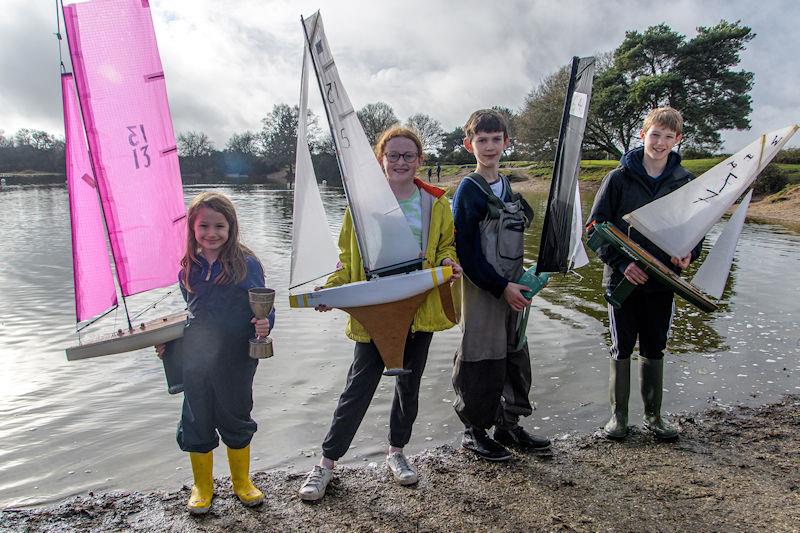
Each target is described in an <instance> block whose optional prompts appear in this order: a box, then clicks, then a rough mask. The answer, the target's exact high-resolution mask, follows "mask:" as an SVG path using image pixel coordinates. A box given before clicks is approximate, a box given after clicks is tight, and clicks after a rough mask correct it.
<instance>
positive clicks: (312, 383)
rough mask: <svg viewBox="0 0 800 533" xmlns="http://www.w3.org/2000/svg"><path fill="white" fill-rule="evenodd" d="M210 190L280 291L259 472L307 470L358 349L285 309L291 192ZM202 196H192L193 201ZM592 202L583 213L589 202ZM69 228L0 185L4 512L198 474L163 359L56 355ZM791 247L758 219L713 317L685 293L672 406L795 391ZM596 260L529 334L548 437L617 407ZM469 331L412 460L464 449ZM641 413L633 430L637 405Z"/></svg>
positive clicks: (263, 391)
mask: <svg viewBox="0 0 800 533" xmlns="http://www.w3.org/2000/svg"><path fill="white" fill-rule="evenodd" d="M217 189H218V190H221V191H222V192H224V193H225V194H228V195H229V196H230V197H231V198H232V199H233V201H234V203H235V204H236V206H237V211H238V213H239V216H240V220H241V228H242V237H243V240H244V241H245V243H246V244H247V245H248V246H250V247H251V248H253V250H255V252H256V253H257V254H258V255H259V257H260V258H261V259H262V261H263V262H264V264H265V266H266V270H267V276H268V284H269V285H270V286H272V287H275V288H276V289H277V290H278V291H279V293H280V296H279V298H278V300H277V301H276V307H277V310H278V320H279V322H278V326H277V328H276V329H275V330H274V332H273V334H272V338H273V340H274V342H275V352H276V356H275V357H274V358H272V359H270V360H267V361H264V362H263V363H262V364H261V365H260V366H259V371H258V374H257V375H256V382H255V387H254V399H255V408H254V413H253V416H254V418H255V419H256V420H257V421H258V423H259V431H258V433H257V434H256V436H255V438H254V441H253V457H254V459H253V464H254V468H256V469H266V468H273V467H278V466H280V467H288V468H291V469H296V470H304V469H306V468H308V467H309V466H310V465H311V464H312V463H314V462H316V461H317V460H318V457H317V456H316V455H318V454H319V451H320V449H319V446H320V443H321V441H322V439H323V437H324V435H325V432H326V431H327V428H328V424H329V423H330V417H331V415H332V413H333V409H334V407H335V404H336V400H337V398H338V395H339V394H340V392H341V390H342V388H343V385H344V379H345V373H346V370H347V366H348V365H349V363H350V359H351V357H352V343H351V342H350V341H349V340H347V339H346V337H345V336H344V334H343V331H344V326H345V323H346V321H347V316H346V315H345V314H344V313H341V312H337V311H334V312H331V313H324V314H320V313H315V312H313V311H311V310H307V309H298V310H292V309H289V308H288V305H287V298H286V294H287V285H288V277H289V274H288V269H289V257H290V248H291V235H290V228H291V216H292V191H291V190H288V189H281V190H276V189H269V188H266V187H263V186H230V185H224V186H221V187H218V188H217ZM200 190H203V189H201V188H200V187H198V186H192V187H187V188H186V191H185V192H186V197H187V199H188V198H191V197H192V196H193V195H194V194H196V193H197V192H199V191H200ZM321 192H322V195H323V202H324V204H325V206H326V209H327V210H328V217H329V220H330V224H331V227H330V231H331V234H332V235H334V236H335V235H337V233H338V228H339V225H340V223H341V218H342V214H343V212H344V207H345V202H344V197H343V195H342V191H341V190H340V189H336V188H332V187H323V188H321ZM529 201H531V204H532V205H533V206H534V208H536V210H537V213H539V216H537V220H536V221H535V224H534V226H533V228H532V229H531V230H530V231H529V237H528V239H527V241H528V248H527V250H526V251H527V257H528V259H529V260H530V261H533V260H535V258H536V255H537V252H538V248H537V247H538V235H539V232H540V231H541V229H540V228H541V226H540V225H541V221H542V217H541V213H543V212H544V203H545V197H544V195H533V196H531V197H529ZM584 201H585V205H584V212H588V210H589V207H590V203H591V198H589V197H587V198H585V199H584ZM68 224H69V215H68V212H67V197H66V189H65V188H64V187H63V186H60V187H59V186H46V187H3V188H2V189H0V225H1V227H2V228H3V244H4V246H3V247H2V249H0V357H2V364H3V370H2V372H0V390H2V392H3V394H2V396H0V439H2V441H3V446H2V447H0V506H8V505H31V504H36V503H41V502H47V501H53V500H57V499H59V498H63V497H65V496H68V495H71V494H76V493H80V492H85V491H88V490H95V491H99V490H106V489H133V490H150V489H156V488H177V487H179V486H180V484H181V483H185V482H187V481H188V480H189V479H190V477H191V474H190V471H189V468H188V462H187V460H186V457H184V454H182V453H181V452H180V451H179V450H178V449H177V446H176V445H175V441H174V431H175V426H176V424H177V421H178V415H179V412H180V402H181V397H180V396H170V395H168V394H167V392H166V386H165V382H164V377H163V371H162V369H161V366H160V363H159V362H158V360H157V359H156V358H155V357H154V355H153V352H152V350H140V351H139V352H135V353H132V354H126V355H118V356H108V357H103V358H98V359H93V360H87V361H78V362H72V363H67V362H66V360H65V358H64V352H63V348H64V347H65V346H67V345H68V344H69V343H71V342H72V341H74V338H75V337H74V304H73V294H72V267H71V257H70V237H69V227H68ZM718 231H719V230H718V228H714V230H713V231H712V233H711V235H710V236H709V239H708V241H709V242H708V244H710V243H711V242H713V241H714V239H715V238H716V235H717V234H718ZM798 244H800V238H799V237H798V235H797V234H795V233H793V232H790V231H786V230H784V229H783V228H780V227H777V226H770V225H762V224H747V225H746V226H745V230H744V233H743V235H742V239H741V241H740V244H739V252H738V254H737V258H736V260H735V262H734V269H733V272H732V276H731V279H730V280H729V281H728V285H727V287H726V289H725V293H724V296H723V299H724V301H725V304H724V305H723V306H722V307H721V308H720V310H718V311H717V312H715V313H711V314H704V313H701V312H699V311H696V310H695V308H694V307H691V306H688V305H687V304H684V303H682V302H680V301H679V305H678V316H677V317H676V320H675V328H674V331H673V338H672V339H671V341H670V344H669V350H670V354H669V355H668V357H667V363H668V367H667V372H666V379H665V388H666V389H667V390H668V392H667V394H665V406H666V408H667V409H668V410H670V411H677V410H685V409H702V408H704V407H705V406H706V405H707V403H708V402H709V401H716V402H722V403H740V402H746V401H753V402H761V401H766V400H768V399H770V398H773V397H777V396H778V395H780V394H783V393H786V392H795V393H796V392H798V391H800V384H799V383H798V381H797V379H796V376H797V372H798V371H800V346H799V344H798V343H799V341H798V333H797V331H798V330H800V320H798V304H797V303H796V296H795V291H794V290H793V289H791V287H790V285H789V282H788V280H792V279H795V278H796V272H797V270H798V266H800V265H798V262H800V246H798ZM590 257H591V258H592V262H591V263H590V264H589V265H588V266H587V267H585V268H583V269H581V270H580V274H581V276H583V279H582V280H581V279H578V278H577V277H575V276H571V275H567V276H556V277H555V278H554V279H553V280H552V282H551V284H550V286H549V287H548V288H546V289H545V290H544V291H542V293H541V296H540V297H537V299H536V301H535V307H534V309H533V312H532V314H531V319H530V322H529V325H528V328H529V329H528V339H529V341H530V345H531V352H532V355H533V365H534V369H533V370H534V388H533V394H532V396H533V400H534V401H535V403H536V405H537V410H536V412H535V413H534V414H533V416H532V417H531V418H530V419H529V420H528V421H526V422H525V423H526V424H527V425H528V426H529V427H531V428H534V427H536V428H540V429H541V431H543V432H546V433H549V434H563V433H566V432H572V431H588V430H593V429H595V428H596V427H598V426H599V425H600V424H601V423H603V422H604V419H605V417H606V413H607V389H606V380H607V344H608V338H607V306H606V304H605V301H604V300H603V296H602V293H601V290H600V280H601V276H602V268H601V265H600V263H599V262H598V261H597V260H596V258H595V257H594V255H593V254H591V252H590ZM164 292H166V291H164ZM159 294H161V293H159ZM173 297H175V298H173V299H172V300H170V299H168V300H167V301H165V302H164V303H163V304H162V306H166V307H169V306H171V305H172V306H180V297H179V296H176V295H174V294H173ZM148 298H150V296H147V295H137V296H136V297H134V298H132V299H131V308H132V310H133V311H134V312H135V311H138V310H140V309H143V308H146V307H147V306H148V305H149V303H151V301H150V300H148ZM123 321H124V319H123V318H122V316H121V314H120V313H119V312H118V313H114V314H112V316H110V317H108V319H107V320H106V322H107V323H108V322H110V325H111V327H115V324H121V323H122V322H123ZM458 338H459V332H458V330H457V328H456V329H453V330H450V331H447V332H442V333H437V334H436V335H435V336H434V340H433V343H432V345H431V351H430V357H429V362H428V366H427V369H426V372H425V375H424V376H423V381H422V389H421V402H420V415H419V418H418V422H417V424H416V425H415V428H414V435H413V436H412V440H411V443H410V444H409V446H408V451H409V453H416V452H418V451H420V450H422V449H424V448H426V447H430V446H435V445H438V444H442V443H446V442H447V443H452V444H457V442H458V439H459V434H458V431H459V430H460V424H459V421H458V419H457V417H456V416H455V414H454V413H453V409H452V399H453V393H452V386H451V381H450V371H451V367H452V356H453V350H454V347H455V345H456V344H457V342H458ZM392 384H393V382H392V381H391V380H390V379H384V380H383V381H382V382H381V384H380V386H379V389H378V392H377V394H376V396H375V399H374V400H373V402H372V407H371V409H370V412H369V413H368V414H367V417H366V419H365V421H364V423H363V425H362V427H361V429H360V431H359V433H358V434H357V436H356V439H355V441H354V443H353V448H352V449H351V450H350V452H349V453H348V455H347V456H346V457H345V462H351V463H352V462H360V461H379V460H380V455H381V453H382V452H383V450H384V446H385V439H386V434H387V432H388V412H389V404H390V402H391V395H392ZM631 410H632V414H631V419H632V421H636V420H637V419H638V414H640V413H641V402H640V401H639V400H638V398H636V395H633V397H632V400H631ZM215 463H216V470H215V473H216V474H218V475H226V474H227V470H226V468H227V466H226V461H225V460H224V452H223V454H222V455H220V456H219V457H218V460H217V461H216V462H215Z"/></svg>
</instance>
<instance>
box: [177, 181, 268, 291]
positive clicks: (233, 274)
mask: <svg viewBox="0 0 800 533" xmlns="http://www.w3.org/2000/svg"><path fill="white" fill-rule="evenodd" d="M203 207H206V208H208V209H212V210H214V211H216V212H217V213H219V214H221V215H222V216H224V217H225V220H226V221H227V222H228V240H227V241H225V244H224V245H223V246H222V250H220V253H219V259H218V260H219V262H220V264H221V265H222V271H221V272H220V273H219V275H218V276H217V277H216V278H214V283H216V284H217V285H226V284H228V283H239V282H241V281H243V280H244V279H245V277H247V256H253V257H255V254H254V253H253V252H252V250H250V248H248V247H247V246H245V245H243V244H242V243H241V242H239V221H238V219H237V218H236V209H235V208H234V207H233V204H232V203H231V201H230V200H229V199H228V197H227V196H225V195H223V194H220V193H217V192H201V193H200V194H198V195H197V196H195V197H194V198H193V199H192V202H191V203H190V204H189V212H188V221H187V224H186V226H187V231H186V254H185V255H184V256H183V259H181V269H182V270H181V276H182V279H183V285H184V287H186V290H187V291H189V292H192V287H191V286H190V283H189V272H190V271H191V270H192V265H200V261H199V260H198V259H197V254H198V252H199V251H200V250H199V248H200V246H199V245H198V244H197V240H196V239H195V236H194V223H195V220H196V219H197V214H198V213H199V212H200V209H202V208H203ZM256 260H258V259H257V258H256Z"/></svg>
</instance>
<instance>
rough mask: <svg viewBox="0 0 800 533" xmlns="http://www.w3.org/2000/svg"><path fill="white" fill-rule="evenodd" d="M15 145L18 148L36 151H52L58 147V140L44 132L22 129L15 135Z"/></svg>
mask: <svg viewBox="0 0 800 533" xmlns="http://www.w3.org/2000/svg"><path fill="white" fill-rule="evenodd" d="M13 143H14V145H15V146H17V147H23V146H28V147H30V148H33V149H35V150H52V149H54V148H56V147H57V144H58V139H57V138H56V137H55V136H54V135H51V134H49V133H47V132H46V131H43V130H29V129H27V128H22V129H20V130H18V131H17V133H15V134H14V141H13Z"/></svg>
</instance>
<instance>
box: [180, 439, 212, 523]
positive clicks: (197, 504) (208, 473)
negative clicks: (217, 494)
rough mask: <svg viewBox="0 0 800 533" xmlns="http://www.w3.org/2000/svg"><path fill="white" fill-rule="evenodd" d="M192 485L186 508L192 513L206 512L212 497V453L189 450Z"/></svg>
mask: <svg viewBox="0 0 800 533" xmlns="http://www.w3.org/2000/svg"><path fill="white" fill-rule="evenodd" d="M189 459H190V460H191V461H192V474H193V475H194V485H193V486H192V495H191V496H190V497H189V502H188V503H187V504H186V509H187V510H188V511H189V512H190V513H192V514H206V513H207V512H208V510H209V509H211V500H212V499H213V498H214V475H213V471H214V453H213V452H206V453H197V452H190V453H189Z"/></svg>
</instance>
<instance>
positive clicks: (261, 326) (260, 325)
mask: <svg viewBox="0 0 800 533" xmlns="http://www.w3.org/2000/svg"><path fill="white" fill-rule="evenodd" d="M250 323H251V324H255V325H256V337H258V338H262V337H266V336H267V335H269V318H262V319H258V318H256V317H253V319H252V320H251V321H250Z"/></svg>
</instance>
